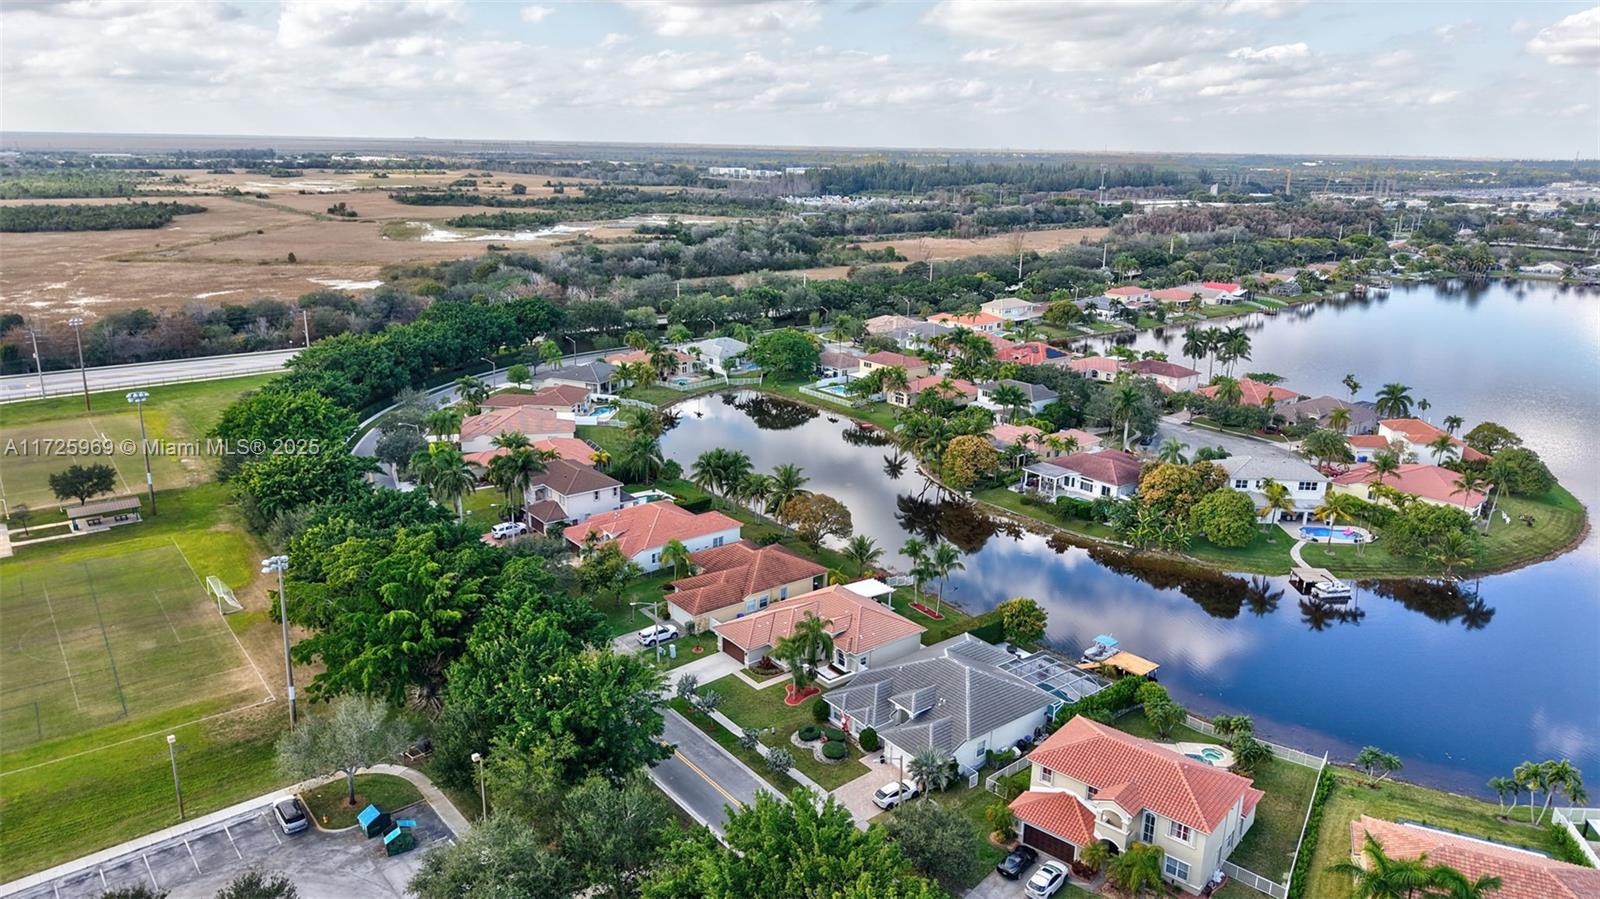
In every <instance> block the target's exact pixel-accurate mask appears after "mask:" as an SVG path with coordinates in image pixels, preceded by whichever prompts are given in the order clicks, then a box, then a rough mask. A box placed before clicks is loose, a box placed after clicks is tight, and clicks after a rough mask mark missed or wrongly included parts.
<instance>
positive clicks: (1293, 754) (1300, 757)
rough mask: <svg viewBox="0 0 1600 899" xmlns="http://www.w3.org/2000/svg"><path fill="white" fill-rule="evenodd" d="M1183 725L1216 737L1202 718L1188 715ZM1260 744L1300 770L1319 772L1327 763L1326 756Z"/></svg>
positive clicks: (1209, 724)
mask: <svg viewBox="0 0 1600 899" xmlns="http://www.w3.org/2000/svg"><path fill="white" fill-rule="evenodd" d="M1184 723H1185V724H1187V725H1188V726H1189V727H1191V728H1193V729H1195V730H1197V731H1199V732H1201V733H1203V734H1206V735H1207V736H1212V737H1214V736H1216V735H1217V729H1216V728H1215V727H1212V726H1211V722H1209V721H1207V720H1205V719H1204V718H1196V717H1195V716H1193V715H1190V716H1189V720H1187V721H1185V722H1184ZM1260 742H1261V743H1264V744H1266V746H1267V748H1268V749H1271V750H1272V755H1273V757H1275V758H1280V759H1283V760H1284V761H1286V762H1293V763H1295V764H1296V765H1299V766H1301V767H1302V768H1315V769H1316V770H1318V771H1321V770H1322V766H1323V765H1325V764H1327V763H1328V757H1327V756H1326V755H1312V754H1311V753H1309V752H1302V751H1300V750H1298V749H1295V748H1293V747H1291V746H1284V745H1282V744H1279V743H1272V742H1269V741H1267V740H1261V741H1260Z"/></svg>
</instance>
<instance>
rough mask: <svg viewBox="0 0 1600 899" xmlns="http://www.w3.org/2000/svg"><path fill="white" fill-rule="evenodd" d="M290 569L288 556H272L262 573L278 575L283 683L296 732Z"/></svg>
mask: <svg viewBox="0 0 1600 899" xmlns="http://www.w3.org/2000/svg"><path fill="white" fill-rule="evenodd" d="M288 567H289V557H288V556H270V557H268V558H266V559H263V560H262V562H261V573H262V574H267V573H269V572H273V571H276V572H277V573H278V622H279V624H281V625H282V626H283V681H284V685H285V686H286V687H287V688H288V693H289V729H290V730H294V725H295V709H294V665H293V664H291V663H290V661H289V604H288V598H287V597H286V596H285V595H284V592H283V572H284V571H285V570H287V569H288Z"/></svg>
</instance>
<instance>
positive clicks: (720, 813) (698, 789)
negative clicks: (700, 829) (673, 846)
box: [650, 709, 772, 837]
mask: <svg viewBox="0 0 1600 899" xmlns="http://www.w3.org/2000/svg"><path fill="white" fill-rule="evenodd" d="M662 738H663V739H664V740H666V741H667V742H668V743H672V744H674V745H675V746H676V749H675V751H674V752H673V754H672V756H671V757H669V758H668V759H666V760H665V761H662V762H658V763H657V764H656V765H655V767H653V768H651V769H650V777H651V779H652V780H654V781H655V782H656V784H657V785H659V786H660V787H661V789H662V790H664V791H665V792H666V794H667V795H668V796H670V797H672V799H673V801H674V802H676V803H678V805H679V806H681V807H682V808H683V809H684V811H687V812H688V813H689V814H690V815H692V816H694V817H695V818H696V819H698V820H700V821H702V822H704V823H705V825H706V826H707V827H709V828H711V831H712V832H713V833H715V834H716V835H717V836H718V837H721V836H722V835H723V827H724V825H726V824H727V823H728V808H729V806H745V805H751V804H753V803H754V802H755V801H756V791H758V790H766V791H767V792H769V793H770V792H772V791H771V789H770V788H769V787H768V786H767V783H766V781H763V780H762V779H761V778H760V777H759V776H757V775H756V773H755V772H754V771H751V770H750V769H749V768H748V767H746V766H745V764H744V763H743V762H741V761H739V760H738V759H736V758H734V757H733V756H732V755H731V754H730V753H729V752H728V751H727V750H725V749H723V748H722V747H721V746H718V745H717V742H716V741H715V740H713V739H711V738H710V737H709V736H707V735H706V734H705V733H704V732H702V731H701V730H700V729H699V728H697V727H695V726H694V725H693V724H690V723H689V721H688V720H686V719H685V718H684V717H683V716H682V715H680V714H678V713H677V712H674V711H672V710H671V709H668V710H667V711H666V727H665V728H664V729H663V730H662Z"/></svg>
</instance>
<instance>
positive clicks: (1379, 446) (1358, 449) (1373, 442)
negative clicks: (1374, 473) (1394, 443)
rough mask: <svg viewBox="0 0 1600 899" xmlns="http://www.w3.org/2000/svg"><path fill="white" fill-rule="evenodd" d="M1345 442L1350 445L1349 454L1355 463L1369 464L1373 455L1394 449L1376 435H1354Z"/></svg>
mask: <svg viewBox="0 0 1600 899" xmlns="http://www.w3.org/2000/svg"><path fill="white" fill-rule="evenodd" d="M1345 442H1346V443H1348V444H1350V452H1351V453H1353V454H1355V457H1356V461H1357V462H1371V461H1372V457H1373V456H1374V455H1377V454H1378V453H1381V452H1383V451H1384V450H1392V449H1394V447H1391V446H1390V445H1389V441H1387V440H1385V439H1383V438H1382V437H1379V436H1378V435H1377V434H1355V435H1352V436H1350V437H1349V438H1347V439H1346V440H1345Z"/></svg>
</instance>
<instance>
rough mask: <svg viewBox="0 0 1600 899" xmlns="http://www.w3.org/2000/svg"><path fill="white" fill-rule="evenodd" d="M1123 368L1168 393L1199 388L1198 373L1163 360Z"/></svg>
mask: <svg viewBox="0 0 1600 899" xmlns="http://www.w3.org/2000/svg"><path fill="white" fill-rule="evenodd" d="M1091 358H1093V357H1091ZM1124 368H1125V369H1126V370H1127V371H1130V372H1133V373H1134V374H1135V375H1138V376H1139V377H1141V378H1149V379H1151V380H1153V381H1155V382H1156V384H1158V385H1160V387H1161V389H1162V390H1165V391H1166V392H1168V393H1184V392H1187V391H1190V390H1193V389H1195V388H1196V387H1199V386H1200V373H1199V372H1197V371H1195V370H1194V369H1192V368H1190V367H1189V366H1187V365H1179V364H1178V363H1176V362H1168V361H1166V360H1165V359H1140V360H1138V361H1137V362H1129V363H1128V364H1127V365H1125V366H1124Z"/></svg>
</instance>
